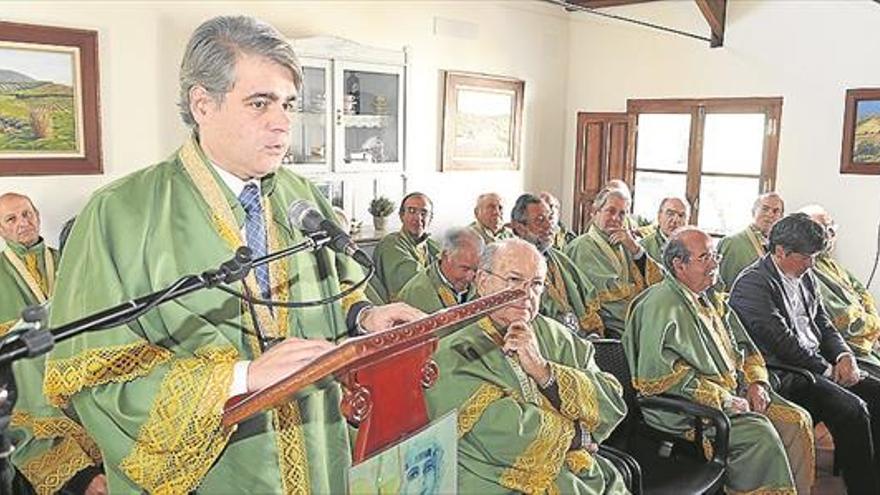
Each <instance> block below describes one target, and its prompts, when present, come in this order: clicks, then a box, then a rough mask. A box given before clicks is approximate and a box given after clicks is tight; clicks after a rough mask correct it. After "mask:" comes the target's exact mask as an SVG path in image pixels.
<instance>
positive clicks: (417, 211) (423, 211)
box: [403, 206, 431, 217]
mask: <svg viewBox="0 0 880 495" xmlns="http://www.w3.org/2000/svg"><path fill="white" fill-rule="evenodd" d="M403 212H404V213H407V214H410V215H422V216H424V217H428V216H431V210H428V209H427V208H416V207H415V206H406V207H404V208H403Z"/></svg>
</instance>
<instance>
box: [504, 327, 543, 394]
mask: <svg viewBox="0 0 880 495" xmlns="http://www.w3.org/2000/svg"><path fill="white" fill-rule="evenodd" d="M501 350H502V351H504V353H505V354H510V353H516V357H517V359H518V360H519V365H520V366H522V369H523V371H525V372H526V373H527V374H528V375H529V376H530V377H532V378H533V379H534V380H535V381H536V382H538V384H539V385H543V384H545V383H547V380H549V379H550V366H549V365H548V364H547V360H546V359H544V356H542V355H541V350H540V349H539V348H538V339H537V338H536V337H535V332H534V330H532V327H530V326H529V324H528V323H526V322H524V321H517V322H514V323H511V324H510V326H509V327H507V334H506V335H505V336H504V346H503V347H502V349H501Z"/></svg>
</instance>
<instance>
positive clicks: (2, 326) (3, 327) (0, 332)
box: [0, 320, 18, 337]
mask: <svg viewBox="0 0 880 495" xmlns="http://www.w3.org/2000/svg"><path fill="white" fill-rule="evenodd" d="M17 322H18V320H9V321H7V322H3V323H0V337H2V336H4V335H6V334H7V333H9V331H10V330H12V327H14V326H15V324H16V323H17Z"/></svg>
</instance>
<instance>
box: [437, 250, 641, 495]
mask: <svg viewBox="0 0 880 495" xmlns="http://www.w3.org/2000/svg"><path fill="white" fill-rule="evenodd" d="M546 275H547V267H546V262H545V260H544V257H543V256H541V254H540V253H538V251H537V250H536V249H535V248H534V247H533V246H532V245H530V244H528V243H526V242H524V241H522V240H519V239H509V240H504V241H500V242H497V243H494V244H490V245H489V246H488V247H487V248H486V250H485V251H484V252H483V257H482V258H481V259H480V271H479V272H478V273H477V278H476V281H475V286H476V292H477V295H478V296H485V295H489V294H492V293H495V292H498V291H500V290H504V289H506V288H512V287H522V288H523V289H525V290H527V291H528V292H529V296H528V298H527V299H526V300H523V301H520V302H518V303H516V304H514V305H511V306H507V307H505V308H502V309H499V310H497V311H495V312H493V313H491V314H490V315H489V316H488V317H485V318H483V319H482V320H480V321H479V322H478V323H476V324H473V325H470V326H468V327H465V328H464V329H462V330H460V331H458V332H457V333H454V334H452V335H450V336H449V337H447V338H445V339H443V340H442V341H441V344H440V347H439V349H438V351H437V353H436V354H435V356H434V359H435V361H436V362H437V365H438V367H439V370H440V373H439V379H438V381H437V383H435V384H434V386H433V387H431V388H429V389H427V391H426V397H427V401H428V409H429V413H430V415H431V417H432V418H437V417H440V416H442V415H443V414H445V413H447V412H448V411H450V410H452V409H456V408H457V409H458V437H459V438H458V467H459V469H458V492H459V493H480V494H493V493H499V494H500V493H511V492H518V493H527V494H540V493H570V494H582V495H587V494H590V495H593V494H619V493H627V490H626V487H625V486H624V484H623V481H622V477H621V475H620V473H619V472H618V471H617V470H616V469H615V468H614V467H613V466H612V465H611V463H610V462H608V461H607V460H606V459H603V458H602V457H600V456H598V455H595V453H596V450H597V448H598V445H597V444H598V443H599V442H602V441H603V440H604V439H606V438H607V437H608V435H609V434H610V433H611V432H612V431H613V430H614V428H615V426H617V424H618V423H619V422H620V421H621V420H622V419H623V417H624V416H625V414H626V404H625V402H624V400H623V397H622V395H621V388H620V384H619V383H618V382H617V381H616V380H615V379H614V377H613V376H611V375H609V374H607V373H603V372H602V371H600V370H599V368H598V366H596V363H595V361H594V360H593V347H592V345H591V344H590V343H589V342H587V341H584V340H582V339H578V338H577V337H575V336H573V335H572V334H571V332H569V331H568V330H566V329H565V328H564V327H563V326H562V325H560V324H559V323H557V322H555V321H553V320H551V319H549V318H546V317H544V316H541V315H539V314H538V305H539V300H540V297H541V292H542V290H543V289H544V287H545V284H546V281H545V279H546Z"/></svg>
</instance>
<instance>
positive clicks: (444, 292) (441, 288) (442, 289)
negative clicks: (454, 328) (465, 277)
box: [437, 284, 458, 308]
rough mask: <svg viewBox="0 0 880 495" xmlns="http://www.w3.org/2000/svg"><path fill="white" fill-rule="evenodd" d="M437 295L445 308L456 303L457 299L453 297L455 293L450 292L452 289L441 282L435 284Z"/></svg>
mask: <svg viewBox="0 0 880 495" xmlns="http://www.w3.org/2000/svg"><path fill="white" fill-rule="evenodd" d="M437 295H438V296H440V301H441V302H442V303H443V305H444V306H446V307H447V308H449V307H451V306H455V305H457V304H458V301H457V300H456V299H455V295H453V294H452V291H451V290H449V287H446V286H445V285H443V284H440V285H438V286H437Z"/></svg>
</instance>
